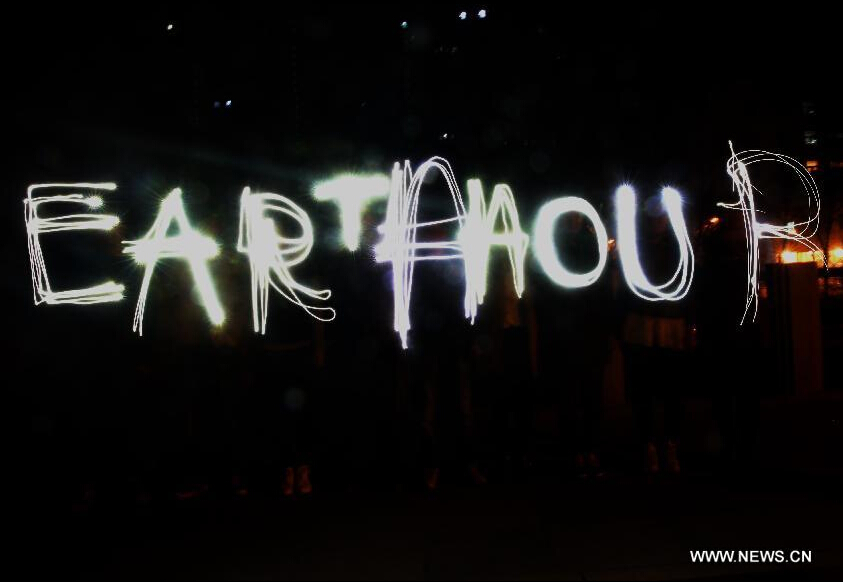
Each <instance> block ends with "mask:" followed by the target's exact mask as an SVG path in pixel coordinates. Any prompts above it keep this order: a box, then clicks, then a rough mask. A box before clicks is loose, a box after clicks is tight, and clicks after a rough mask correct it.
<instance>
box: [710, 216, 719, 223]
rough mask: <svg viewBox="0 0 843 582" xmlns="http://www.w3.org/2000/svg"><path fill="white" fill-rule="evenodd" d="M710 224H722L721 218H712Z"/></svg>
mask: <svg viewBox="0 0 843 582" xmlns="http://www.w3.org/2000/svg"><path fill="white" fill-rule="evenodd" d="M708 222H709V223H710V224H719V223H720V217H719V216H712V217H711V218H709V219H708Z"/></svg>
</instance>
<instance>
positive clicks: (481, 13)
mask: <svg viewBox="0 0 843 582" xmlns="http://www.w3.org/2000/svg"><path fill="white" fill-rule="evenodd" d="M477 17H478V18H486V11H485V10H481V11H480V12H478V13H477Z"/></svg>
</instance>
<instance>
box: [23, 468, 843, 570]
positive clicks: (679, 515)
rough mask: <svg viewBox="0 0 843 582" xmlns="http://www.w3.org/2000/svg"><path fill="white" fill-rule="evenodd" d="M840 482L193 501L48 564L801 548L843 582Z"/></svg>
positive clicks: (80, 542) (581, 559)
mask: <svg viewBox="0 0 843 582" xmlns="http://www.w3.org/2000/svg"><path fill="white" fill-rule="evenodd" d="M839 493H840V481H839V480H837V481H834V480H827V479H823V480H816V479H814V480H812V479H808V478H805V477H798V476H788V477H784V478H783V477H782V476H781V475H778V476H775V477H773V476H770V477H769V478H764V479H757V480H753V481H746V482H738V481H733V480H728V481H715V480H712V479H711V478H708V477H701V476H696V477H695V476H684V477H682V478H679V479H674V478H658V479H650V478H647V477H643V476H642V477H638V478H629V477H627V478H613V477H608V478H606V479H604V480H603V481H601V482H598V483H593V482H588V481H584V482H576V481H564V482H560V481H559V480H558V479H554V478H549V477H546V478H541V479H538V480H536V481H533V482H528V483H524V484H520V485H514V486H504V485H493V486H489V487H487V488H483V489H477V488H459V487H457V488H452V489H449V490H446V491H444V492H442V493H440V494H438V495H436V496H430V495H425V494H421V493H405V492H382V493H379V492H374V491H369V492H366V493H362V494H354V493H342V494H324V495H317V496H315V497H313V498H312V499H308V500H305V501H281V500H270V499H268V498H266V497H263V498H260V499H241V500H230V501H219V500H213V498H206V499H204V500H195V501H191V502H182V503H180V504H179V505H178V506H172V507H166V508H162V507H158V508H157V509H146V510H144V509H135V510H133V511H131V512H121V513H118V514H115V513H112V514H111V515H108V516H105V515H97V514H96V513H94V514H91V515H87V516H84V517H78V518H76V519H74V520H72V521H70V522H68V523H67V524H66V527H62V528H59V529H55V530H53V531H51V532H49V533H48V534H47V535H46V536H45V538H44V540H43V541H44V543H47V544H52V543H55V544H57V545H58V546H60V547H61V550H60V551H59V552H57V553H56V554H54V556H55V557H54V559H51V560H50V561H49V563H47V564H43V563H39V562H36V563H37V564H39V565H46V566H47V567H48V568H50V569H55V570H56V571H57V573H60V574H62V575H73V576H81V577H84V578H96V579H114V578H118V579H124V578H129V579H148V578H166V579H173V578H176V579H192V578H202V579H211V578H213V579H233V578H236V579H300V578H306V579H326V578H327V579H331V578H343V579H349V578H353V579H360V578H366V579H372V578H377V579H422V578H425V579H453V578H468V579H474V578H481V579H489V578H496V579H497V578H519V579H522V578H523V579H566V580H568V579H582V580H591V579H654V578H656V579H676V578H708V577H719V576H726V575H741V576H750V577H751V576H754V575H761V574H765V575H769V574H780V575H789V574H795V573H797V572H798V571H799V570H798V569H795V568H794V567H786V566H776V565H762V564H736V565H694V564H692V563H691V561H690V557H689V550H690V549H735V550H737V549H747V550H748V549H785V550H791V549H806V550H811V551H812V552H813V555H812V557H813V563H812V564H811V565H810V566H804V567H802V568H801V570H803V571H806V572H810V573H811V574H813V575H818V576H820V577H822V578H826V579H839V574H840V572H841V568H843V555H841V551H840V550H841V548H843V532H841V529H840V527H839V524H840V523H841V520H842V519H843V504H841V502H840V495H839Z"/></svg>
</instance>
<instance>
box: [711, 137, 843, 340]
mask: <svg viewBox="0 0 843 582" xmlns="http://www.w3.org/2000/svg"><path fill="white" fill-rule="evenodd" d="M729 149H730V150H731V152H732V156H731V157H730V158H729V160H728V161H727V162H726V173H727V174H729V177H730V178H731V179H732V186H733V188H732V189H733V191H736V192H737V193H738V201H737V202H731V203H726V202H720V203H719V204H718V206H720V207H722V208H728V209H731V210H740V212H741V215H742V216H743V222H744V234H745V236H746V252H747V263H746V278H747V281H746V303H745V305H744V312H743V316H742V317H741V323H743V322H744V321H745V320H746V315H747V313H749V310H750V308H751V309H752V310H753V312H752V319H753V321H754V320H755V316H756V315H757V314H758V273H759V265H760V254H759V252H758V242H759V241H760V240H761V239H775V238H777V239H782V240H789V241H793V242H796V243H799V244H800V245H803V246H804V247H807V248H808V249H810V250H811V251H813V252H814V253H815V254H816V256H820V257H822V262H823V264H827V261H826V257H825V254H824V253H823V252H822V250H821V249H820V247H819V246H817V245H816V244H815V243H814V242H813V241H811V240H810V239H811V237H813V236H814V235H815V234H816V232H817V228H818V227H819V221H820V193H819V189H818V188H817V184H816V182H814V179H813V178H812V177H811V175H810V174H809V173H808V171H807V170H806V169H805V168H804V167H803V166H802V164H800V163H799V162H798V161H796V160H795V159H793V158H791V157H789V156H785V155H782V154H776V153H772V152H766V151H762V150H748V151H743V152H740V153H738V154H736V153H735V150H734V148H733V147H732V142H731V141H730V142H729ZM759 162H774V163H777V164H784V165H785V166H787V167H788V168H790V169H792V170H793V171H794V172H796V175H797V177H798V178H799V181H800V182H801V184H802V187H803V188H804V190H805V193H806V195H807V196H808V208H809V209H811V208H812V207H814V208H815V211H814V212H813V214H811V215H810V216H809V217H808V219H807V220H805V221H803V222H789V223H788V224H786V225H778V224H769V223H766V222H759V221H758V213H759V212H761V211H760V210H758V208H757V205H756V200H755V195H756V193H757V194H762V195H763V193H762V192H761V191H760V190H759V189H758V188H756V187H755V186H754V185H753V184H752V182H751V181H750V179H749V171H748V170H747V168H748V167H749V166H751V165H752V164H757V163H759Z"/></svg>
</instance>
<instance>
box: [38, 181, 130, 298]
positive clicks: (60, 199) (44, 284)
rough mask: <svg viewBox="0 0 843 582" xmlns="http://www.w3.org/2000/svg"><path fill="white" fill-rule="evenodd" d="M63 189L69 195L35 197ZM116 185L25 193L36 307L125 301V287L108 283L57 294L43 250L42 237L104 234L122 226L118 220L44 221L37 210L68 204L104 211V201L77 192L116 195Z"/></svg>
mask: <svg viewBox="0 0 843 582" xmlns="http://www.w3.org/2000/svg"><path fill="white" fill-rule="evenodd" d="M51 189H61V190H65V191H70V193H65V194H56V195H53V196H37V197H36V196H33V194H35V193H36V192H37V191H40V190H51ZM116 189H117V184H114V183H112V182H102V183H87V182H82V183H73V184H61V183H57V184H33V185H32V186H30V187H29V188H27V191H26V198H25V199H24V201H23V204H24V214H25V216H24V219H25V221H26V236H27V246H28V247H29V265H30V270H31V274H32V293H33V298H34V301H35V305H40V304H41V303H47V304H49V305H58V304H62V303H69V304H75V305H88V304H92V303H107V302H113V301H120V300H121V299H123V291H124V287H123V285H120V284H118V283H115V282H113V281H107V282H105V283H101V284H99V285H94V286H93V287H86V288H84V289H69V290H65V291H54V290H53V288H52V286H51V285H50V278H49V276H48V275H47V264H46V262H45V261H44V252H43V250H42V249H41V238H40V235H41V234H44V233H49V232H64V231H71V230H101V231H106V232H108V231H110V230H112V229H113V228H114V227H115V226H117V225H118V224H119V223H120V219H119V218H118V217H117V216H114V215H111V214H93V213H81V214H66V215H62V216H55V217H50V218H44V217H41V216H39V215H38V209H39V207H40V206H43V205H45V204H55V203H65V204H68V203H70V204H81V205H83V206H86V207H87V208H88V209H90V210H97V209H99V208H102V206H103V200H102V198H101V197H100V196H95V195H85V194H80V193H78V192H74V190H88V191H92V190H93V191H103V192H113V191H114V190H116Z"/></svg>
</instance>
